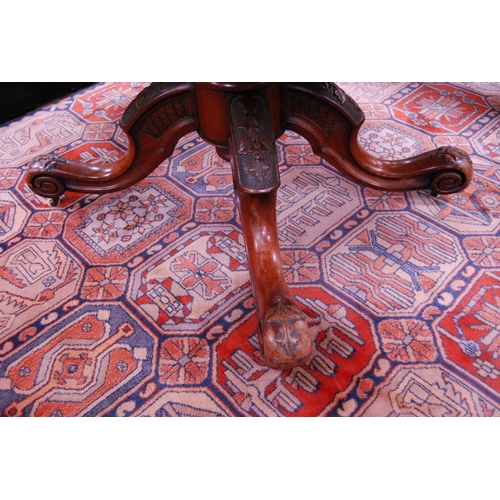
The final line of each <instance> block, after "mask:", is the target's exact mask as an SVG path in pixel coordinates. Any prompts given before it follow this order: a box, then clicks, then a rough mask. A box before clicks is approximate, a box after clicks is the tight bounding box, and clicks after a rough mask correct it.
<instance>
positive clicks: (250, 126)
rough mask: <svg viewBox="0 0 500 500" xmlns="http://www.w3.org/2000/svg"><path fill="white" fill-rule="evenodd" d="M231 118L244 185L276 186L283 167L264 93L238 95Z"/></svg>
mask: <svg viewBox="0 0 500 500" xmlns="http://www.w3.org/2000/svg"><path fill="white" fill-rule="evenodd" d="M231 121H232V135H233V140H234V149H235V153H236V161H237V170H238V177H239V184H240V186H241V187H242V188H243V189H248V190H254V191H269V190H271V189H274V188H275V187H277V186H278V184H279V171H278V161H277V156H276V144H275V139H274V134H273V130H272V126H271V118H270V114H269V110H268V108H267V105H266V102H265V101H264V99H263V98H262V97H260V96H251V97H247V98H244V97H242V96H240V97H237V98H236V99H234V101H233V102H232V103H231Z"/></svg>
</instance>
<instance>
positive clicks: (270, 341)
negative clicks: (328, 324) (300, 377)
mask: <svg viewBox="0 0 500 500" xmlns="http://www.w3.org/2000/svg"><path fill="white" fill-rule="evenodd" d="M259 334H260V335H259V337H260V343H261V351H262V358H263V360H264V363H265V364H266V365H267V366H269V367H270V368H275V369H278V370H282V369H285V368H291V367H294V366H299V365H301V364H302V363H304V362H305V361H307V358H308V357H309V356H310V354H311V350H312V342H311V337H310V335H309V330H308V327H307V322H306V319H305V316H304V314H303V313H302V312H301V310H300V309H299V308H298V307H297V305H296V304H295V303H294V301H290V300H286V299H284V298H283V297H281V296H278V297H276V298H275V299H274V302H273V304H272V307H270V308H269V309H268V310H267V311H266V312H265V314H264V316H263V318H262V320H261V321H260V322H259Z"/></svg>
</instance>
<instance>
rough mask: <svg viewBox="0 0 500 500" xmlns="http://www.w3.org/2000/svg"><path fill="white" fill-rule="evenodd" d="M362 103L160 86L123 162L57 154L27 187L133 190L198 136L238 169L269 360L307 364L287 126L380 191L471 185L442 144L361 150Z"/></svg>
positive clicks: (458, 157)
mask: <svg viewBox="0 0 500 500" xmlns="http://www.w3.org/2000/svg"><path fill="white" fill-rule="evenodd" d="M364 119H365V117H364V114H363V112H362V111H361V109H360V108H359V107H358V105H357V104H356V103H355V102H354V101H353V100H352V99H351V97H349V96H348V95H347V94H346V93H345V92H344V91H343V90H342V89H341V88H340V87H338V86H337V85H335V84H333V83H154V84H151V85H150V86H148V87H146V88H145V89H144V90H143V91H142V92H141V93H140V94H139V95H138V96H137V97H136V98H135V99H134V101H133V102H132V103H131V104H130V105H129V107H128V108H127V109H126V110H125V112H124V114H123V116H122V118H121V121H120V126H121V128H122V129H123V130H124V132H125V133H126V134H127V137H128V140H129V149H128V151H127V154H126V155H125V156H124V158H122V159H121V160H119V161H116V162H114V163H110V164H106V165H88V164H84V163H79V162H76V161H73V160H70V159H65V158H61V157H58V156H54V155H47V156H42V157H38V158H36V159H35V160H33V161H32V162H31V164H30V165H29V168H28V172H27V182H28V184H29V186H30V187H31V189H32V190H33V191H34V192H35V193H36V194H38V195H40V196H44V197H46V198H49V199H50V200H51V204H52V205H57V202H58V199H59V197H60V196H61V195H62V194H63V193H64V192H65V191H66V190H68V191H79V192H88V193H108V192H112V191H117V190H120V189H123V188H126V187H129V186H131V185H133V184H136V183H137V182H139V181H140V180H141V179H143V178H144V177H146V176H147V175H148V174H149V173H151V172H152V171H153V170H154V169H155V168H156V167H157V166H158V165H159V164H160V163H162V162H163V161H164V160H165V159H167V158H168V157H169V156H171V155H172V153H173V151H174V148H175V146H176V144H177V141H178V140H179V139H180V138H181V137H182V136H184V135H186V134H188V133H190V132H193V131H196V132H198V134H199V135H200V136H201V137H202V138H203V139H204V140H206V141H207V142H209V143H210V144H212V145H214V146H215V148H216V151H217V153H218V154H219V155H220V156H221V157H222V158H223V159H225V160H229V161H230V162H231V165H232V171H233V181H234V191H235V195H236V199H237V202H238V210H239V214H240V219H241V225H242V230H243V235H244V238H245V244H246V249H247V258H248V263H249V270H250V278H251V281H252V286H253V292H254V297H255V302H256V307H257V313H258V318H259V338H260V343H261V352H262V357H263V360H264V362H265V363H266V364H267V365H268V366H269V367H272V368H278V369H283V368H287V367H292V366H298V365H300V364H302V363H304V362H305V361H307V359H308V357H309V355H310V353H311V338H310V335H309V331H308V327H307V322H306V318H305V315H304V313H303V312H302V311H301V310H300V308H299V306H298V305H297V302H296V301H295V299H294V298H293V296H292V294H291V293H290V291H289V289H288V286H287V284H286V281H285V278H284V273H283V267H282V262H281V254H280V248H279V241H278V232H277V226H276V194H277V190H278V187H279V185H280V177H279V171H278V159H277V154H276V144H275V141H276V139H277V138H279V137H280V136H281V135H282V134H283V132H284V131H285V130H292V131H294V132H297V133H298V134H300V135H301V136H303V137H304V138H305V139H306V140H307V141H308V142H309V143H310V145H311V147H312V149H313V152H314V153H315V154H317V155H318V156H320V157H321V158H323V159H324V160H326V161H328V162H329V163H330V164H331V165H332V166H334V167H335V168H337V169H338V170H340V171H341V172H343V173H344V174H346V175H348V176H350V177H351V178H353V179H355V180H356V181H358V182H360V183H362V184H364V185H366V186H370V187H373V188H376V189H381V190H389V191H409V190H416V189H426V188H427V189H430V190H431V192H432V194H434V195H438V194H449V193H454V192H457V191H460V190H462V189H464V188H465V187H466V186H467V185H468V184H469V182H470V180H471V178H472V163H471V161H470V158H469V157H468V156H467V154H466V153H464V152H463V151H461V150H459V149H457V148H454V147H442V148H439V149H435V150H433V151H429V152H427V153H424V154H421V155H418V156H415V157H413V158H406V159H403V160H395V161H390V160H382V159H379V158H376V157H374V156H372V155H370V154H369V153H368V152H366V151H365V150H364V149H363V148H362V147H361V145H360V143H359V140H358V133H359V130H360V127H361V125H362V124H363V122H364Z"/></svg>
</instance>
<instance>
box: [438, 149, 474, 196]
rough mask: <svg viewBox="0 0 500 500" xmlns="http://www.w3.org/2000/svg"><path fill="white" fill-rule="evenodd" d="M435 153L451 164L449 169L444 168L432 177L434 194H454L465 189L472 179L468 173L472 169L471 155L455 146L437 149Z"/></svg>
mask: <svg viewBox="0 0 500 500" xmlns="http://www.w3.org/2000/svg"><path fill="white" fill-rule="evenodd" d="M434 155H435V157H436V158H437V159H438V160H440V161H441V162H444V163H445V164H446V166H449V169H448V168H445V169H443V170H442V171H440V172H438V173H437V175H436V176H435V177H434V178H433V179H432V182H431V186H430V188H431V192H432V195H433V196H437V195H439V194H452V193H456V192H458V191H461V190H463V189H464V188H465V187H466V186H467V185H468V183H469V181H470V175H467V173H468V172H471V171H472V161H471V159H470V158H469V155H468V154H467V153H466V152H465V151H462V150H461V149H458V148H455V147H453V146H447V147H442V148H439V149H436V150H435V151H434Z"/></svg>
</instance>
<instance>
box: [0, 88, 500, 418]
mask: <svg viewBox="0 0 500 500" xmlns="http://www.w3.org/2000/svg"><path fill="white" fill-rule="evenodd" d="M145 86H146V84H142V83H141V84H138V83H107V84H98V85H95V86H93V87H91V88H89V89H86V90H85V91H82V92H80V93H78V94H76V95H74V96H72V97H68V98H65V99H62V100H61V101H59V102H57V103H53V104H50V105H48V106H45V107H44V108H41V109H40V110H38V111H36V112H34V113H32V114H30V115H28V116H25V117H23V118H21V119H18V120H15V121H13V122H11V123H9V124H6V125H4V126H2V127H0V414H1V415H2V416H4V417H8V416H379V417H380V416H500V359H499V358H500V84H498V83H425V84H421V83H344V84H341V86H342V87H343V88H344V90H345V91H346V92H347V93H348V94H350V95H351V96H352V97H353V98H354V99H355V100H356V101H357V102H358V103H359V105H360V106H361V107H362V109H363V111H364V112H365V115H366V118H367V120H366V122H365V124H364V125H363V128H362V130H361V134H360V138H361V141H362V143H363V146H364V147H365V148H366V149H368V150H369V151H371V152H372V153H373V154H375V155H377V156H380V157H383V158H388V159H398V158H404V157H408V156H413V155H416V154H418V153H421V152H424V151H426V150H429V149H433V148H436V147H440V146H444V145H452V146H457V147H460V148H462V149H464V150H465V151H466V152H467V153H468V154H469V155H470V156H471V158H472V161H473V163H474V167H475V176H474V179H473V181H472V183H471V184H470V186H469V187H468V188H467V189H466V190H465V191H464V192H462V193H459V194H453V195H449V196H442V197H438V198H434V197H432V196H431V195H430V193H429V192H426V191H422V192H412V193H385V192H379V191H376V190H373V189H370V188H366V187H363V186H360V185H358V184H356V183H355V182H353V181H351V180H349V179H347V178H346V177H345V176H343V175H342V174H340V173H339V172H337V171H336V170H335V168H334V166H331V165H328V164H327V163H326V162H324V161H322V160H320V159H319V158H318V157H317V156H315V155H314V154H313V153H312V151H311V148H310V147H309V145H308V143H307V142H306V141H305V140H304V139H303V138H302V137H300V136H298V135H296V134H294V133H291V132H286V133H285V134H284V135H283V136H282V137H281V138H280V139H279V141H278V155H279V160H280V169H281V178H282V187H281V188H280V192H279V197H278V198H279V200H278V225H279V232H280V239H281V248H282V255H283V262H284V266H285V272H286V275H287V280H288V282H289V284H290V287H291V290H292V292H293V293H294V295H295V297H296V298H297V300H298V302H299V303H300V305H301V306H302V308H303V310H304V311H305V313H306V315H307V317H308V321H309V325H310V330H311V333H312V335H313V337H314V349H313V355H312V357H311V359H310V360H309V362H308V363H307V364H306V365H304V366H302V367H300V368H294V369H289V370H285V371H283V372H281V371H278V370H273V369H269V368H267V367H266V366H265V365H263V363H262V362H261V360H260V354H259V345H258V339H257V332H256V327H257V322H256V314H255V307H254V302H253V298H252V294H251V287H250V282H249V275H248V269H247V264H246V256H245V248H244V242H243V238H242V234H241V231H240V226H239V221H238V216H237V213H236V208H235V200H234V197H233V192H232V175H231V168H230V165H229V163H227V162H225V161H223V160H222V159H220V158H219V157H218V156H217V155H216V153H215V150H214V148H213V147H212V146H209V145H207V144H206V143H205V142H203V141H202V140H201V139H200V137H198V135H197V134H190V135H189V136H186V137H184V138H182V139H181V140H180V141H179V143H178V145H177V148H176V150H175V152H174V155H173V156H172V157H171V158H170V159H169V160H167V161H165V162H164V163H163V164H162V165H160V166H159V167H158V168H157V169H156V170H155V171H154V172H153V173H152V174H151V175H150V176H149V177H148V178H147V179H144V180H143V181H142V182H140V183H139V184H138V185H136V186H134V187H131V188H129V189H126V190H124V191H120V192H116V193H111V194H106V195H101V196H97V195H85V194H80V193H69V194H67V195H66V196H65V197H64V198H63V199H62V200H61V204H60V205H59V206H58V207H56V208H52V207H49V206H48V204H47V202H46V201H45V200H43V199H41V198H38V197H37V196H36V195H34V194H33V193H31V191H30V190H29V189H28V188H27V187H26V185H25V183H24V178H23V177H24V176H23V173H24V171H25V169H26V166H27V164H28V163H29V161H30V160H31V159H32V158H34V157H35V156H38V155H41V154H47V153H55V154H59V155H63V156H66V157H68V158H73V159H76V160H79V161H84V162H89V163H92V164H104V163H107V162H110V161H114V160H116V159H117V158H120V157H122V156H123V155H124V153H125V151H126V148H127V139H126V137H125V135H124V134H123V133H122V132H121V129H120V128H119V126H118V121H119V119H120V117H121V115H122V113H123V112H124V110H125V109H126V108H127V106H128V104H129V103H130V102H131V100H132V99H133V98H134V97H135V95H137V94H138V92H139V91H140V90H141V89H142V88H144V87H145Z"/></svg>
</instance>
